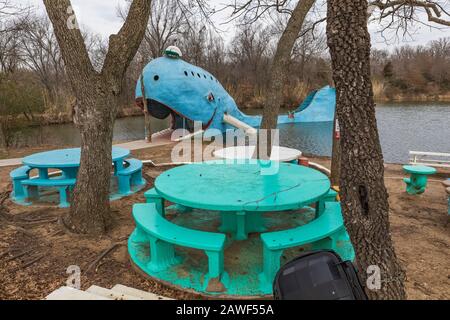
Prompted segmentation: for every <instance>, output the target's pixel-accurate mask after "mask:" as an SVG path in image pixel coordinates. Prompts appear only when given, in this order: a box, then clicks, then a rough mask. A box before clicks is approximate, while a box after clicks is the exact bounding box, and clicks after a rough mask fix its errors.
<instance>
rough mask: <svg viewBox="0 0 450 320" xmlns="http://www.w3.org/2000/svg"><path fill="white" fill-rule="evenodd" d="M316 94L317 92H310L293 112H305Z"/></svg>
mask: <svg viewBox="0 0 450 320" xmlns="http://www.w3.org/2000/svg"><path fill="white" fill-rule="evenodd" d="M317 92H319V90H315V91H313V92H311V93H310V94H309V95H308V96H307V97H306V99H305V100H303V102H302V104H301V105H300V106H299V107H298V108H297V110H295V112H302V111H304V110H306V109H307V108H308V107H309V106H310V105H311V103H312V102H313V101H314V98H315V97H316V95H317Z"/></svg>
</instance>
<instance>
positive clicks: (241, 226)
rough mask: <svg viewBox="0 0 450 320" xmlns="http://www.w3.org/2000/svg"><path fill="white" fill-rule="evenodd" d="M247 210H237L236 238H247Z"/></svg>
mask: <svg viewBox="0 0 450 320" xmlns="http://www.w3.org/2000/svg"><path fill="white" fill-rule="evenodd" d="M246 216H247V213H246V212H236V229H237V230H236V240H247V239H248V234H247V230H246V229H247V228H246V223H245V222H246Z"/></svg>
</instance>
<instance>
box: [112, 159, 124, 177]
mask: <svg viewBox="0 0 450 320" xmlns="http://www.w3.org/2000/svg"><path fill="white" fill-rule="evenodd" d="M123 168H124V166H123V159H121V160H119V161H116V162H114V175H115V176H117V173H118V172H119V171H121V170H123Z"/></svg>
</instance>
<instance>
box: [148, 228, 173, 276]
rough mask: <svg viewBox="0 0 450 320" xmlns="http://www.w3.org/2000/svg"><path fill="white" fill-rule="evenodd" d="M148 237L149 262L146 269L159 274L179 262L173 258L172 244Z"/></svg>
mask: <svg viewBox="0 0 450 320" xmlns="http://www.w3.org/2000/svg"><path fill="white" fill-rule="evenodd" d="M148 237H149V240H150V262H149V263H148V265H147V267H148V268H149V269H150V270H151V271H153V272H160V271H163V270H166V269H167V268H169V267H170V266H173V265H175V264H177V263H179V262H180V261H179V259H177V258H176V256H175V249H174V246H173V245H172V244H170V243H168V242H164V241H162V240H160V239H157V238H155V237H153V236H148Z"/></svg>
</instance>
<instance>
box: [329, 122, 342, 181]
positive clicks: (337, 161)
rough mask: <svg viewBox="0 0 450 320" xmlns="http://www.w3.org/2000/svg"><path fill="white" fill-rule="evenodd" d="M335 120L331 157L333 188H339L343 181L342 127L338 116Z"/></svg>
mask: <svg viewBox="0 0 450 320" xmlns="http://www.w3.org/2000/svg"><path fill="white" fill-rule="evenodd" d="M334 118H335V119H334V125H333V151H332V156H331V185H332V186H333V187H335V186H339V184H340V179H341V145H340V143H341V142H340V139H341V138H340V127H339V121H338V119H337V115H335V117H334ZM338 135H339V137H338Z"/></svg>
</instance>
